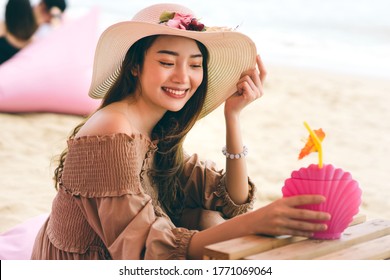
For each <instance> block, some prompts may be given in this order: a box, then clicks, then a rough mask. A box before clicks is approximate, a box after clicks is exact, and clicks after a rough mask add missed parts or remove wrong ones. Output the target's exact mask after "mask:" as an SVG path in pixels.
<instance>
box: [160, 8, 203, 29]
mask: <svg viewBox="0 0 390 280" xmlns="http://www.w3.org/2000/svg"><path fill="white" fill-rule="evenodd" d="M160 23H165V24H166V25H167V26H169V27H172V28H177V29H183V30H193V31H203V30H204V24H202V23H200V22H199V21H198V20H197V19H196V18H194V17H193V16H192V15H190V14H181V13H168V12H166V13H163V14H162V15H161V16H160Z"/></svg>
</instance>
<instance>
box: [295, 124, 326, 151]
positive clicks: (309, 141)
mask: <svg viewBox="0 0 390 280" xmlns="http://www.w3.org/2000/svg"><path fill="white" fill-rule="evenodd" d="M313 132H314V133H315V134H316V135H317V137H318V139H319V140H320V141H321V142H322V140H323V139H324V138H325V132H324V131H323V130H322V128H320V129H316V130H313ZM313 152H318V149H317V147H316V145H315V144H314V140H313V137H312V136H311V135H309V138H308V139H307V142H306V144H305V147H303V148H302V150H301V152H300V153H299V157H298V159H302V158H304V157H305V156H307V155H309V154H310V153H313Z"/></svg>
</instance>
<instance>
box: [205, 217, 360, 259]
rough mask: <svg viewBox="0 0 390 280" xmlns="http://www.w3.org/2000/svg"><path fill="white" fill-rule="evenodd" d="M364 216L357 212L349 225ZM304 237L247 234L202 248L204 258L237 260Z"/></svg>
mask: <svg viewBox="0 0 390 280" xmlns="http://www.w3.org/2000/svg"><path fill="white" fill-rule="evenodd" d="M365 220H366V216H365V215H363V214H358V215H356V216H355V217H354V219H353V221H352V222H351V224H350V225H355V224H359V223H363V222H364V221H365ZM304 239H306V238H304V237H292V236H280V237H267V236H261V235H248V236H243V237H239V238H235V239H231V240H227V241H223V242H219V243H215V244H212V245H209V246H206V247H205V248H204V253H203V254H204V257H203V258H204V259H207V260H210V259H219V260H237V259H241V258H244V257H246V256H250V255H254V254H257V253H261V252H264V251H268V250H271V249H274V248H278V247H281V246H285V245H287V244H290V243H294V242H297V241H301V240H304Z"/></svg>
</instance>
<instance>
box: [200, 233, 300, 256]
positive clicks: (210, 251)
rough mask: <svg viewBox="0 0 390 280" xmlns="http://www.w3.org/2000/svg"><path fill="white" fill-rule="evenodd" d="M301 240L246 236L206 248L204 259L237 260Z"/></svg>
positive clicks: (290, 237) (283, 237)
mask: <svg viewBox="0 0 390 280" xmlns="http://www.w3.org/2000/svg"><path fill="white" fill-rule="evenodd" d="M303 239H305V238H303V237H292V236H287V235H286V236H280V237H277V238H275V237H267V236H260V235H247V236H243V237H239V238H235V239H231V240H227V241H223V242H219V243H216V244H212V245H209V246H206V247H205V248H204V259H218V260H237V259H241V258H243V257H245V256H248V255H252V254H256V253H259V252H264V251H267V250H270V249H273V248H278V247H280V246H284V245H286V244H290V243H293V242H297V241H300V240H303Z"/></svg>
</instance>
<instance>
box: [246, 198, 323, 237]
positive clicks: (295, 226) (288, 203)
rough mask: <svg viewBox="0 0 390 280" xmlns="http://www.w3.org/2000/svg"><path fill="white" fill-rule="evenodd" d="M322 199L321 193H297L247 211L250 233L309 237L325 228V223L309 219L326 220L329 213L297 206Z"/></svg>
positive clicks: (320, 201) (318, 201)
mask: <svg viewBox="0 0 390 280" xmlns="http://www.w3.org/2000/svg"><path fill="white" fill-rule="evenodd" d="M324 201H325V197H323V196H321V195H298V196H292V197H285V198H281V199H278V200H276V201H274V202H272V203H270V204H268V205H266V206H264V207H262V208H259V209H256V210H254V211H253V212H250V213H248V216H250V218H249V217H248V218H249V220H248V221H249V225H250V227H251V229H250V230H251V231H252V232H251V233H255V234H266V235H275V236H277V235H295V236H304V237H310V236H311V235H312V234H313V232H315V231H323V230H326V228H327V227H326V224H324V223H318V222H315V223H314V222H310V220H316V221H327V220H329V219H330V214H329V213H326V212H320V211H313V210H306V209H300V208H297V206H301V205H305V204H319V203H322V202H324Z"/></svg>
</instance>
